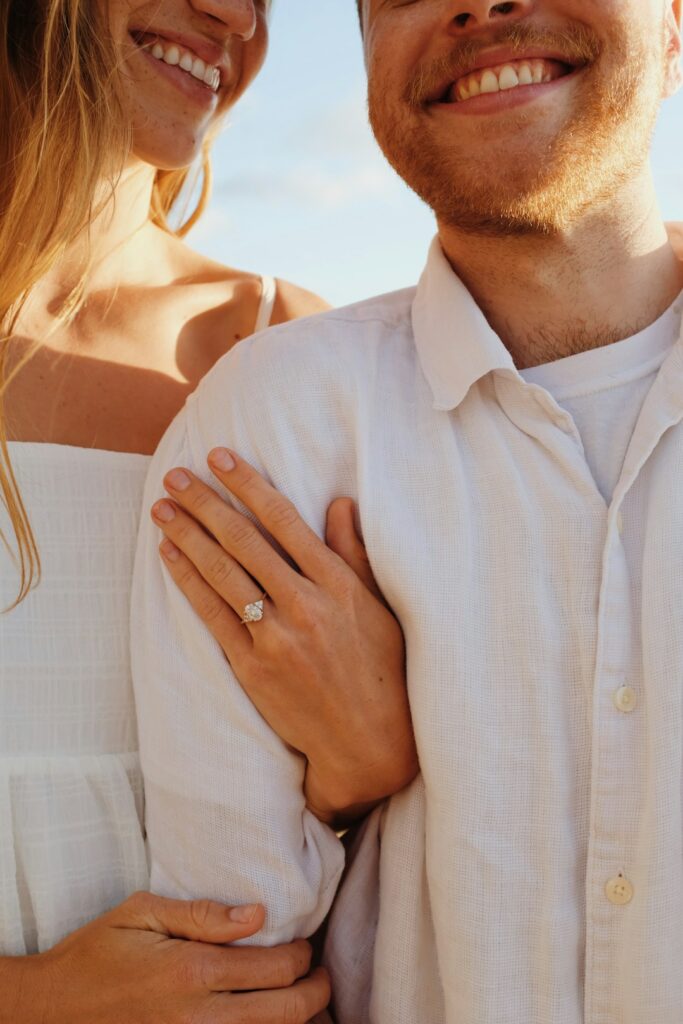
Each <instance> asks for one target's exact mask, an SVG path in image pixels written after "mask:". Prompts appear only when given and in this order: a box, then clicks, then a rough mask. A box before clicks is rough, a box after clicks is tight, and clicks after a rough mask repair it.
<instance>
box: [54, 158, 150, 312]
mask: <svg viewBox="0 0 683 1024" xmlns="http://www.w3.org/2000/svg"><path fill="white" fill-rule="evenodd" d="M155 173H156V172H155V169H154V168H153V167H150V166H149V165H148V164H143V163H141V162H139V161H134V162H133V161H131V162H130V163H129V164H128V165H127V166H126V167H125V168H124V170H123V171H122V172H121V175H120V177H119V179H118V181H116V183H115V185H114V186H113V188H112V184H111V183H110V182H103V184H102V186H101V190H100V195H99V196H98V197H97V198H96V200H95V205H96V207H97V206H99V210H98V212H97V214H96V216H95V217H94V218H93V220H92V221H91V223H90V224H89V225H88V228H87V229H86V230H84V231H83V232H82V234H81V235H79V237H78V238H77V239H75V241H74V242H73V243H72V245H71V246H70V247H69V248H68V250H67V251H66V253H65V255H64V257H63V258H62V259H61V260H60V261H59V263H58V264H57V265H55V266H54V267H53V268H52V270H51V271H50V272H49V274H47V275H46V277H45V278H44V279H43V281H42V282H41V284H40V286H39V291H40V293H41V304H44V306H46V307H47V308H50V309H55V308H58V307H59V306H61V304H62V303H63V302H64V301H65V300H66V299H67V298H68V296H69V295H71V294H72V292H73V291H74V289H75V288H76V287H77V286H78V285H79V283H80V282H81V281H82V280H83V278H84V276H85V275H87V279H88V282H87V288H88V290H98V291H108V290H112V291H113V290H114V289H116V288H117V287H120V286H121V285H122V284H128V283H140V284H144V282H145V280H146V279H147V277H148V276H149V274H150V269H151V267H153V266H154V261H153V260H151V259H150V258H149V256H150V254H149V251H148V244H149V240H146V244H142V245H141V244H139V242H142V238H141V237H140V236H141V235H143V234H147V233H148V232H150V233H151V232H154V233H155V234H156V229H155V228H154V226H153V225H152V224H151V222H150V219H149V212H150V207H151V201H152V190H153V188H154V177H155ZM136 243H138V244H136ZM145 250H147V251H145Z"/></svg>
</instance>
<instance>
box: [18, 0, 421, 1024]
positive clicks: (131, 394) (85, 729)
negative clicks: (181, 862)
mask: <svg viewBox="0 0 683 1024" xmlns="http://www.w3.org/2000/svg"><path fill="white" fill-rule="evenodd" d="M267 19H268V4H267V3H266V2H263V0H10V2H9V3H5V4H3V5H2V10H1V11H0V47H1V53H2V57H1V59H0V76H1V79H2V80H1V81H0V104H2V111H1V113H0V117H1V118H2V124H3V133H2V142H1V143H0V145H1V146H2V166H3V177H2V182H1V184H0V210H1V215H0V257H1V262H2V267H3V273H2V275H1V277H0V322H1V324H2V329H3V330H2V337H3V341H2V373H3V382H2V396H3V411H2V416H1V418H0V486H1V487H2V493H3V499H4V514H3V519H2V522H1V523H0V527H1V529H2V537H3V540H4V541H5V544H6V551H4V552H3V559H4V560H3V566H2V572H1V573H0V601H2V606H3V607H9V609H10V610H9V611H8V612H7V613H6V614H5V615H4V616H2V617H0V648H1V650H2V686H1V687H0V991H2V993H3V999H2V1000H1V1001H0V1022H2V1024H5V1022H10V1021H11V1022H12V1024H32V1022H33V1021H36V1022H37V1021H40V1022H42V1024H67V1022H68V1024H86V1022H87V1024H91V1022H92V1021H94V1020H97V1021H98V1022H101V1024H114V1022H116V1024H129V1022H133V1021H135V1022H138V1021H143V1020H144V1021H146V1022H148V1024H156V1022H162V1021H163V1022H164V1024H177V1022H180V1021H184V1020H188V1019H191V1020H193V1021H194V1020H196V1021H214V1020H215V1021H219V1020H220V1021H225V1022H230V1021H237V1020H239V1021H244V1020H258V1021H259V1022H263V1024H267V1022H268V1021H281V1020H284V1019H287V1020H291V1021H295V1020H296V1021H298V1020H301V1021H305V1020H308V1019H310V1018H311V1017H312V1016H314V1014H315V1013H317V1012H318V1011H319V1010H320V1009H321V1008H322V1007H323V1006H324V1005H325V1003H326V1000H327V998H328V985H327V981H326V979H325V977H324V975H322V974H321V973H320V972H313V973H312V974H309V967H310V949H309V947H308V946H307V944H305V943H300V942H294V943H289V944H287V945H284V946H282V947H280V948H278V949H274V950H256V949H253V950H245V949H242V948H237V949H233V948H224V945H225V944H226V943H231V942H233V941H235V940H236V939H244V938H247V937H249V936H250V935H254V934H255V933H256V932H258V931H259V929H260V928H261V926H262V924H263V921H264V909H263V908H262V907H260V906H258V905H255V906H250V907H240V908H232V909H229V908H225V907H220V906H217V905H215V904H211V903H209V902H203V903H182V902H176V901H166V900H161V899H157V898H155V897H152V896H149V895H139V894H138V895H133V896H131V895H130V894H132V893H134V891H135V890H140V889H144V888H145V887H146V885H147V883H148V878H147V864H146V857H145V850H144V838H143V832H142V826H141V820H142V817H141V816H142V783H141V778H140V771H139V764H138V759H137V750H136V745H137V744H136V726H135V719H134V713H133V706H132V697H131V686H130V675H129V669H128V633H127V626H128V610H129V586H130V577H131V572H132V558H133V546H134V538H135V534H136V527H137V521H138V517H139V514H140V511H141V509H140V504H141V497H142V487H143V481H144V476H145V472H146V468H147V462H148V456H149V455H150V453H152V452H153V451H154V449H155V446H156V444H157V441H158V440H159V438H160V436H161V434H162V433H163V431H164V430H165V428H166V427H167V425H168V424H169V422H170V420H171V419H172V418H173V416H174V415H175V413H176V412H177V411H178V410H179V409H180V407H181V406H182V404H183V402H184V400H185V398H186V397H187V395H188V394H189V393H190V392H191V391H192V390H193V388H194V387H195V385H196V383H197V382H198V381H199V379H200V378H201V377H202V375H203V374H204V373H205V372H206V370H208V369H209V367H210V366H211V365H212V364H213V363H214V362H215V360H216V359H217V358H218V357H219V356H220V355H222V354H223V353H224V352H225V351H226V350H227V349H229V348H230V347H231V346H232V345H233V344H235V342H237V341H239V340H240V339H241V338H243V337H244V336H245V335H247V334H250V333H251V332H252V331H254V329H255V328H257V327H262V326H265V325H266V324H267V323H268V322H269V321H270V322H279V321H285V320H289V319H292V318H293V317H296V316H300V315H303V314H308V313H311V312H315V311H317V310H318V309H321V308H323V306H324V304H322V303H321V302H320V300H318V299H316V298H315V297H313V296H311V295H309V294H308V293H306V292H303V291H301V290H300V289H297V288H294V287H293V286H290V285H286V284H283V283H281V282H280V283H278V286H277V289H276V290H275V289H274V288H273V285H272V283H270V282H268V281H265V282H264V281H263V280H262V279H261V278H260V277H258V276H256V275H253V274H248V273H243V272H240V271H236V270H230V269H227V268H225V267H221V266H218V265H216V264H214V263H211V262H210V261H208V260H206V259H204V258H203V257H200V256H198V255H197V254H195V253H192V252H191V250H189V249H188V248H187V247H186V246H185V245H184V244H183V243H182V241H181V239H180V237H179V236H180V234H182V231H181V232H173V231H172V230H171V229H170V227H169V217H170V215H171V212H172V210H173V209H174V207H175V206H176V201H177V200H178V199H179V198H182V192H183V186H184V185H185V184H186V181H187V177H188V168H190V167H191V166H192V165H193V163H194V162H195V161H196V160H197V159H201V158H203V159H204V171H205V186H206V185H207V182H208V178H207V174H208V165H207V159H208V149H209V143H210V140H211V137H212V133H213V132H214V131H215V129H216V127H217V125H218V124H219V123H220V119H221V118H222V116H223V115H224V114H225V112H226V111H227V110H228V109H230V108H231V106H232V105H233V104H234V103H235V102H236V101H237V99H238V98H239V97H240V96H241V95H242V93H243V92H244V91H245V89H247V87H248V86H249V84H250V82H251V81H252V80H253V78H254V77H255V75H256V74H257V72H258V70H259V68H260V66H261V63H262V61H263V59H264V57H265V53H266V46H267ZM7 129H9V130H7ZM205 195H206V189H205V190H204V192H203V194H202V201H201V202H200V207H199V209H198V210H197V211H196V212H195V214H193V215H192V217H190V218H189V219H188V221H187V222H186V224H185V226H184V229H186V228H187V227H188V226H189V224H191V223H192V222H193V220H194V219H196V216H197V215H198V214H199V212H200V209H201V206H202V204H203V200H204V198H205ZM184 229H183V230H184ZM275 292H276V293H275ZM341 509H342V511H341V513H339V514H337V515H336V517H335V514H333V522H336V524H337V526H336V530H337V533H341V535H342V538H343V539H342V541H340V542H338V546H339V548H340V550H352V549H353V547H354V542H353V539H352V538H351V537H350V533H349V530H348V523H349V516H348V510H347V511H344V506H341ZM340 524H341V526H340ZM344 524H346V526H344ZM333 532H334V531H333ZM10 553H12V554H13V555H14V559H13V560H12V558H11V557H10ZM328 554H329V557H336V556H332V555H331V554H330V553H328ZM354 557H356V558H357V555H356V556H354ZM349 571H350V570H349ZM365 600H367V601H368V602H371V603H372V607H373V608H374V609H375V611H376V612H377V609H379V608H381V606H380V605H379V602H378V601H377V600H376V598H374V597H373V596H372V595H371V594H370V592H369V591H366V592H365ZM199 607H200V610H202V611H203V613H204V615H205V617H206V618H207V620H208V619H210V609H208V607H207V605H206V603H204V604H203V605H202V604H200V605H199ZM189 614H191V611H190V609H189V608H188V615H189ZM377 614H380V618H381V621H382V623H383V625H386V626H387V630H388V635H389V636H390V637H391V638H392V639H391V642H392V645H393V647H394V648H396V649H400V639H398V638H397V634H396V628H397V627H396V626H395V623H393V620H392V621H391V624H389V620H390V616H388V613H387V615H386V618H383V617H382V616H381V613H379V612H377ZM394 660H396V659H395V658H394ZM398 705H399V716H403V717H404V718H405V706H404V705H405V701H403V702H401V701H398ZM340 710H341V712H342V713H343V709H340ZM304 724H305V723H304ZM300 725H301V723H300V722H297V723H295V733H294V734H293V735H292V736H291V740H292V741H293V742H294V743H295V744H297V743H299V745H300V746H301V748H302V749H303V748H304V744H303V742H300V741H299V736H298V735H297V734H296V729H297V728H299V726H300ZM412 770H413V771H414V766H413V768H412ZM392 785H393V783H392ZM322 790H324V794H325V796H326V799H327V796H329V782H328V780H325V783H324V786H323V787H322ZM388 791H389V789H387V792H388ZM367 795H368V794H363V793H360V791H359V793H358V798H359V799H358V800H357V801H355V802H357V803H358V804H361V805H362V804H363V803H365V802H366V801H365V799H364V797H365V796H367ZM369 795H370V799H374V798H375V797H376V795H377V794H376V793H375V792H374V791H373V792H372V793H371V794H369ZM343 803H344V801H342V804H343ZM335 805H336V800H335V796H334V794H333V795H332V796H331V798H329V799H327V802H326V807H329V808H334V807H335ZM321 813H322V812H321ZM111 908H113V909H111Z"/></svg>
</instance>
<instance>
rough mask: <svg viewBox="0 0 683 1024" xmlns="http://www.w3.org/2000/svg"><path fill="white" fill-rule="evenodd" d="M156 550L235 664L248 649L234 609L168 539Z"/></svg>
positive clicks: (248, 641) (246, 637) (176, 582)
mask: <svg viewBox="0 0 683 1024" xmlns="http://www.w3.org/2000/svg"><path fill="white" fill-rule="evenodd" d="M159 553H160V554H161V557H162V558H163V560H164V564H165V565H166V569H167V570H168V572H169V574H170V576H171V578H172V580H173V582H174V583H175V584H176V586H177V587H178V589H179V590H180V591H181V592H182V593H183V594H184V595H185V597H186V598H187V600H188V601H189V603H190V605H191V607H192V608H193V609H194V611H195V612H196V614H197V615H198V616H199V618H200V619H201V620H202V622H203V623H204V624H205V625H206V626H207V627H208V629H209V630H210V631H211V633H212V635H213V637H214V639H215V640H217V641H218V643H219V645H220V646H221V647H222V649H223V653H224V654H225V655H226V657H227V658H228V660H229V661H230V662H235V663H236V662H237V661H238V660H239V658H240V656H242V655H245V654H247V653H248V652H249V650H250V649H251V637H250V634H249V631H248V630H246V629H245V628H244V626H243V625H242V624H241V622H240V620H239V618H238V617H237V614H236V612H235V611H234V610H233V609H232V608H231V607H230V606H229V605H228V604H227V602H226V601H225V600H224V599H223V597H221V595H220V594H218V593H217V592H216V589H215V584H213V583H207V581H206V580H205V579H204V577H203V576H202V575H201V573H200V572H199V570H198V569H197V567H196V566H195V565H194V564H193V562H191V561H190V559H189V558H188V557H187V555H185V554H184V553H183V552H182V551H181V550H180V549H179V548H178V547H176V545H175V544H173V542H172V541H170V540H169V539H168V538H167V539H165V540H163V541H162V543H161V545H160V547H159ZM252 586H253V584H252ZM254 592H255V590H254ZM245 603H246V602H245Z"/></svg>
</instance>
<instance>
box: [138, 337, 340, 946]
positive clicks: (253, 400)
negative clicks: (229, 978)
mask: <svg viewBox="0 0 683 1024" xmlns="http://www.w3.org/2000/svg"><path fill="white" fill-rule="evenodd" d="M242 345H243V346H244V347H245V352H243V353H240V354H239V355H237V354H236V352H235V353H231V354H230V355H229V356H228V357H226V359H224V360H222V361H221V364H219V368H218V373H216V371H214V374H215V376H214V377H213V380H212V381H210V382H207V384H206V386H202V388H200V390H199V392H198V393H197V394H196V395H195V397H194V399H193V400H192V401H191V402H190V403H189V404H188V406H187V407H186V409H185V410H184V411H183V412H182V413H181V414H180V415H179V417H178V418H177V419H176V420H175V422H174V423H173V424H172V426H171V428H170V429H169V431H168V432H167V434H166V436H165V438H164V439H163V441H162V443H161V445H160V447H159V449H158V451H157V453H156V455H155V457H154V458H153V460H152V463H151V468H150V472H149V476H148V480H147V485H146V489H145V495H144V502H143V509H142V524H141V532H140V538H139V543H138V551H137V559H136V568H135V573H134V584H133V602H132V621H131V633H132V636H131V639H132V669H133V679H134V687H135V698H136V704H137V712H138V722H139V740H140V756H141V763H142V771H143V776H144V782H145V799H146V829H147V839H148V848H149V857H150V866H151V887H152V890H153V891H154V892H156V893H158V894H161V895H165V896H172V897H176V898H196V897H202V898H212V899H216V900H220V901H223V902H225V903H227V904H239V903H251V902H261V903H263V904H264V905H265V907H266V910H267V920H266V926H265V928H264V930H263V932H262V933H261V934H260V935H259V936H257V941H259V942H262V943H264V944H267V945H274V944H277V943H281V942H288V941H290V940H292V939H293V938H295V937H302V936H303V937H305V936H309V935H311V934H313V933H314V932H315V931H316V930H317V928H318V927H319V926H320V924H321V923H322V921H323V920H324V918H325V917H326V915H327V912H328V910H329V908H330V905H331V902H332V899H333V896H334V894H335V891H336V888H337V886H338V883H339V880H340V877H341V873H342V869H343V865H344V853H343V847H342V845H341V843H340V842H339V840H338V838H337V837H336V835H335V833H334V832H333V831H332V830H331V829H330V828H328V827H327V826H326V825H324V824H322V823H321V822H319V821H318V820H317V819H316V818H315V817H314V816H313V815H312V814H311V813H310V812H309V811H308V810H307V809H306V806H305V799H304V795H303V780H304V768H305V762H304V759H303V758H302V757H301V756H300V755H298V754H296V753H293V752H292V750H291V749H290V748H289V747H288V746H286V745H285V744H284V743H283V742H282V741H281V740H280V739H279V738H278V736H277V735H276V734H275V733H274V732H273V731H272V729H271V728H270V727H269V726H268V725H267V724H266V722H265V721H264V719H263V718H262V717H261V716H260V714H259V713H258V711H257V710H256V709H255V707H254V705H253V704H252V703H251V701H250V700H249V698H248V697H247V696H246V694H245V693H244V691H243V690H242V688H241V686H240V685H239V683H238V681H237V679H236V678H235V676H234V675H233V673H232V672H231V670H230V668H229V666H228V663H227V661H226V659H225V657H224V656H223V653H222V651H221V650H220V648H219V646H218V644H217V643H216V641H215V640H214V639H213V637H212V636H211V634H210V633H209V631H208V629H206V627H205V626H204V625H203V624H202V623H201V621H200V620H199V619H198V617H197V616H196V615H195V614H194V612H193V611H192V609H191V608H190V606H189V604H188V603H187V601H186V599H185V597H184V596H183V595H182V593H181V592H180V591H179V590H178V589H177V588H176V586H175V585H174V583H173V581H172V580H171V579H170V576H169V575H168V573H167V571H166V569H165V568H164V567H163V564H162V561H161V558H160V556H159V553H158V546H159V542H160V539H161V535H160V533H159V531H158V529H157V528H156V527H155V526H154V524H153V523H152V521H151V519H150V516H149V509H150V507H151V505H152V504H153V502H154V501H155V500H157V499H158V498H159V497H162V496H163V493H164V489H163V484H162V481H163V476H164V474H165V473H166V472H167V471H168V470H169V469H171V468H172V467H174V466H186V467H188V468H189V469H191V470H192V471H193V472H194V473H196V474H197V475H198V476H200V477H201V478H203V479H204V480H207V481H209V482H211V483H212V485H213V486H216V484H215V480H213V479H212V478H210V475H209V473H208V471H207V467H206V455H207V453H208V451H209V450H210V449H211V448H212V447H214V446H215V445H217V444H225V445H228V446H229V447H231V448H234V449H235V450H236V451H239V453H240V454H241V455H242V456H243V457H244V458H246V459H247V460H249V461H250V462H251V463H252V464H253V465H254V466H255V467H256V468H257V469H259V470H260V471H263V472H265V474H266V475H267V476H269V477H270V478H271V479H273V478H274V477H275V478H277V479H276V480H275V482H276V483H277V484H278V485H279V486H282V487H283V488H285V489H286V488H287V486H288V481H290V482H291V481H292V480H294V481H296V480H297V479H303V477H304V476H306V475H307V476H308V477H309V478H311V479H312V480H313V481H314V487H315V486H317V483H316V481H318V482H319V480H320V477H319V476H318V475H316V474H311V473H308V474H302V472H301V470H302V465H301V461H300V460H301V458H304V457H305V453H304V454H303V455H299V456H297V452H296V448H295V447H294V446H293V445H290V443H289V442H290V440H291V439H292V438H293V437H294V436H295V435H296V434H297V429H298V428H297V423H296V422H294V423H293V422H291V421H290V422H289V423H287V422H285V420H286V419H287V418H286V417H283V418H282V422H279V421H278V420H277V418H276V416H275V414H273V413H268V411H267V407H266V408H264V405H263V402H264V401H266V400H267V399H266V394H265V393H264V392H267V391H268V379H267V378H268V377H269V373H270V371H269V364H268V361H267V359H266V360H265V361H263V366H262V367H261V368H259V363H260V362H262V360H260V359H259V357H258V350H257V352H256V356H254V353H253V352H250V351H249V343H242ZM241 347H242V346H238V348H241ZM254 363H256V366H254V365H253V364H254ZM273 383H274V381H273ZM271 398H272V394H271ZM296 415H297V413H296V412H295V418H296ZM264 439H265V443H264ZM309 454H314V453H309ZM273 461H275V462H276V463H277V465H276V466H273V464H272V463H273ZM269 463H270V465H269ZM283 467H285V468H284V469H283ZM289 490H290V495H289V496H290V497H292V498H293V499H294V500H295V501H296V500H297V498H300V499H301V503H302V504H303V505H305V506H307V512H308V515H307V518H308V519H309V521H311V522H312V524H313V525H317V526H320V516H321V515H323V514H324V507H326V501H327V497H328V495H327V494H323V493H319V494H318V493H309V492H305V493H304V491H303V490H301V488H299V493H298V494H297V487H296V485H295V484H292V485H291V486H290V488H289ZM224 496H226V497H227V495H225V494H224ZM300 510H301V509H300ZM314 521H315V522H314Z"/></svg>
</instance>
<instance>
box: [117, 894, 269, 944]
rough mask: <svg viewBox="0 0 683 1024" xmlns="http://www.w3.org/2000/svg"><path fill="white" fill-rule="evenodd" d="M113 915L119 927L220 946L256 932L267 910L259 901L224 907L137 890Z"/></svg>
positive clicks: (208, 902)
mask: <svg viewBox="0 0 683 1024" xmlns="http://www.w3.org/2000/svg"><path fill="white" fill-rule="evenodd" d="M113 915H114V918H115V919H114V921H113V923H114V925H115V926H116V927H118V928H135V929H138V930H139V931H149V932H158V933H159V934H161V935H169V936H171V937H172V938H175V939H189V940H190V941H192V942H211V943H215V944H217V945H222V944H224V943H227V942H237V941H238V939H246V938H248V937H249V936H250V935H255V934H256V932H258V931H260V930H261V928H262V927H263V924H264V921H265V916H266V913H265V910H264V908H263V907H262V906H261V905H260V904H258V903H253V904H248V905H247V906H238V907H227V906H225V904H223V903H216V902H215V901H214V900H171V899H166V898H165V897H163V896H155V895H153V893H149V892H139V893H135V894H134V895H133V896H131V897H130V898H129V899H127V900H126V901H125V902H124V903H122V904H121V905H120V906H119V907H117V908H116V910H114V911H113Z"/></svg>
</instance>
